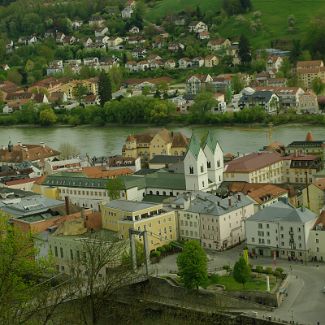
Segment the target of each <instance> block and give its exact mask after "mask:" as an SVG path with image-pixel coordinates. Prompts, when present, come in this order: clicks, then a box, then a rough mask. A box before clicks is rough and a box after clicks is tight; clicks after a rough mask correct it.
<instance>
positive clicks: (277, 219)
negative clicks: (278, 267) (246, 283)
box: [245, 199, 317, 261]
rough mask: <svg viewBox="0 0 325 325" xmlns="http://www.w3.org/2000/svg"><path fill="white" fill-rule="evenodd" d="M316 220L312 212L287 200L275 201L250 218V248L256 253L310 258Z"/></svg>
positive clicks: (247, 230)
mask: <svg viewBox="0 0 325 325" xmlns="http://www.w3.org/2000/svg"><path fill="white" fill-rule="evenodd" d="M316 220H317V216H316V215H315V214H314V213H313V212H312V211H310V210H308V209H306V208H305V207H303V206H302V207H299V208H295V207H294V206H292V205H291V204H289V203H287V201H286V199H283V200H281V201H278V202H276V203H273V204H272V205H270V206H268V207H265V208H264V209H262V210H260V211H258V212H257V213H255V214H254V215H253V216H251V217H250V218H248V219H247V220H246V224H245V228H246V237H247V248H248V250H249V252H250V253H251V254H253V255H260V256H269V257H273V256H275V257H279V258H285V259H291V258H292V259H296V258H297V259H298V260H303V261H307V260H308V258H309V251H308V241H309V236H310V232H311V229H312V228H313V227H314V224H315V222H316Z"/></svg>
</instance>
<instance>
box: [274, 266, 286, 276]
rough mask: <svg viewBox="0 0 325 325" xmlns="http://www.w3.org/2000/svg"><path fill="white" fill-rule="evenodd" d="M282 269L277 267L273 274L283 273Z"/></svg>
mask: <svg viewBox="0 0 325 325" xmlns="http://www.w3.org/2000/svg"><path fill="white" fill-rule="evenodd" d="M283 271H284V270H283V268H282V267H277V268H276V269H275V271H274V272H279V273H281V274H282V273H283Z"/></svg>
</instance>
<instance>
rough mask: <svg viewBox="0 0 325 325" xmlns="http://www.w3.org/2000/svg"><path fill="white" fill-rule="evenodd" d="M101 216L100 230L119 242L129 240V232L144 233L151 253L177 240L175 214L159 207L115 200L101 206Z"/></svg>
mask: <svg viewBox="0 0 325 325" xmlns="http://www.w3.org/2000/svg"><path fill="white" fill-rule="evenodd" d="M101 214H102V224H103V228H104V229H108V230H112V231H115V232H117V233H118V235H119V238H122V239H127V238H129V229H137V230H147V231H148V244H149V250H150V251H152V250H154V249H156V248H158V247H161V246H163V245H165V244H168V243H170V242H171V241H174V240H176V239H177V238H178V235H177V222H176V220H177V219H176V215H175V212H174V211H170V210H166V209H165V208H164V207H163V205H162V204H155V203H148V202H135V201H127V200H115V201H111V202H109V203H107V204H103V205H102V209H101ZM136 238H137V240H139V241H140V242H142V243H143V240H142V238H138V237H136Z"/></svg>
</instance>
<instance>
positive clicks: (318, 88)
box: [311, 78, 325, 95]
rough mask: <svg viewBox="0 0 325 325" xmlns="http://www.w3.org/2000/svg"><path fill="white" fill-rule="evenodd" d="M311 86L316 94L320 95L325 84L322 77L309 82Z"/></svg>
mask: <svg viewBox="0 0 325 325" xmlns="http://www.w3.org/2000/svg"><path fill="white" fill-rule="evenodd" d="M311 87H312V89H313V91H314V93H315V94H316V95H320V94H321V93H322V92H323V91H324V89H325V84H324V83H323V81H322V79H320V78H315V79H314V80H313V81H312V83H311Z"/></svg>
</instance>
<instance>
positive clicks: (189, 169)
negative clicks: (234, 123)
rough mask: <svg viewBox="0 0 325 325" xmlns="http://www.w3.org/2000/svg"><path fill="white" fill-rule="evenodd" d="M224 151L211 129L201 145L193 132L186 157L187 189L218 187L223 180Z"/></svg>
mask: <svg viewBox="0 0 325 325" xmlns="http://www.w3.org/2000/svg"><path fill="white" fill-rule="evenodd" d="M223 170H224V161H223V151H222V149H221V147H220V144H219V143H218V141H217V139H216V137H215V135H214V134H213V133H212V132H211V131H209V133H208V135H207V137H206V140H205V141H204V143H203V146H202V147H201V144H200V141H199V140H198V139H197V137H196V136H195V135H194V134H193V135H192V137H191V141H190V144H189V146H188V150H187V153H186V155H185V158H184V175H185V184H186V191H208V190H213V189H216V188H218V187H219V186H220V184H221V183H222V181H223Z"/></svg>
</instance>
